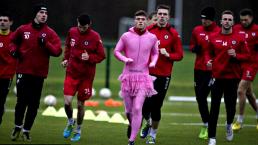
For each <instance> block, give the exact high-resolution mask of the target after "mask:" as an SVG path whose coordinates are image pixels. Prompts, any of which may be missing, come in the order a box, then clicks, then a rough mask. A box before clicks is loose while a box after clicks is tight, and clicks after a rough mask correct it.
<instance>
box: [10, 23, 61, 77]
mask: <svg viewBox="0 0 258 145" xmlns="http://www.w3.org/2000/svg"><path fill="white" fill-rule="evenodd" d="M40 37H44V39H45V42H46V43H45V46H40V43H39V38H40ZM10 52H11V53H13V52H17V54H19V56H18V62H17V69H16V73H22V74H29V75H34V76H40V77H47V74H48V68H49V57H50V56H59V55H60V54H61V53H62V48H61V40H60V38H59V37H58V35H57V34H56V33H55V31H54V30H52V29H51V28H50V27H48V26H47V25H46V24H44V25H43V26H42V27H40V28H38V29H36V28H34V27H33V26H32V23H29V24H26V25H22V26H20V27H19V28H18V29H17V30H16V31H15V32H14V35H12V36H11V44H10Z"/></svg>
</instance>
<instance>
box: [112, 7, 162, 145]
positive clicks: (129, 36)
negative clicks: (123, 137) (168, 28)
mask: <svg viewBox="0 0 258 145" xmlns="http://www.w3.org/2000/svg"><path fill="white" fill-rule="evenodd" d="M134 21H135V26H134V27H132V28H130V29H129V31H128V32H126V33H124V34H123V35H122V36H121V38H120V40H119V41H118V43H117V45H116V48H115V50H114V55H115V57H116V58H117V59H118V60H120V61H122V62H124V63H125V65H124V69H123V72H122V74H121V75H120V76H119V80H120V81H121V91H122V96H123V98H124V104H125V112H126V115H127V118H128V120H129V122H130V124H129V132H128V138H129V144H128V145H134V140H135V138H136V136H137V133H138V131H139V129H140V126H141V120H142V105H143V102H144V100H145V97H146V96H152V95H154V94H156V93H157V92H156V91H155V89H154V88H153V80H154V79H153V77H151V76H150V75H149V67H150V68H152V67H155V65H156V62H157V60H158V40H157V38H156V36H155V35H153V34H151V33H150V32H148V31H147V30H146V25H147V14H146V12H145V11H143V10H139V11H137V12H136V13H135V19H134Z"/></svg>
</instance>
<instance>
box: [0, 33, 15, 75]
mask: <svg viewBox="0 0 258 145" xmlns="http://www.w3.org/2000/svg"><path fill="white" fill-rule="evenodd" d="M11 34H12V32H10V33H9V34H7V35H2V34H0V78H1V79H11V78H13V75H14V73H15V68H16V60H15V59H14V58H13V57H12V56H11V54H10V52H9V51H10V50H9V43H10V36H11Z"/></svg>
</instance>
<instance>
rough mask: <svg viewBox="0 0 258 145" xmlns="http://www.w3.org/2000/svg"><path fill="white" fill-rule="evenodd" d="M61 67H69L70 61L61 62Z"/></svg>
mask: <svg viewBox="0 0 258 145" xmlns="http://www.w3.org/2000/svg"><path fill="white" fill-rule="evenodd" d="M61 65H62V66H63V67H64V68H66V67H67V65H68V60H66V59H65V60H64V61H62V62H61Z"/></svg>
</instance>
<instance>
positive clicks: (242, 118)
mask: <svg viewBox="0 0 258 145" xmlns="http://www.w3.org/2000/svg"><path fill="white" fill-rule="evenodd" d="M243 120H244V116H243V115H238V118H237V121H238V122H240V123H243Z"/></svg>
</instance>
